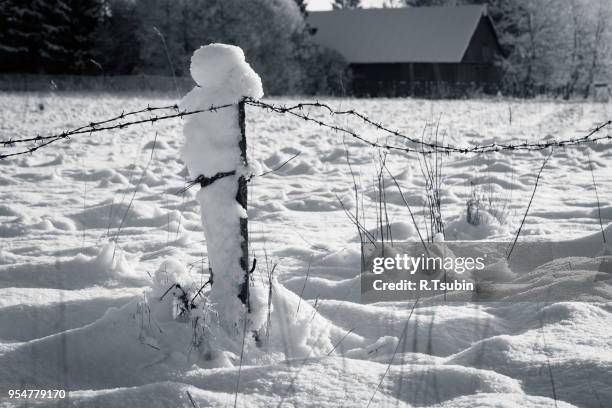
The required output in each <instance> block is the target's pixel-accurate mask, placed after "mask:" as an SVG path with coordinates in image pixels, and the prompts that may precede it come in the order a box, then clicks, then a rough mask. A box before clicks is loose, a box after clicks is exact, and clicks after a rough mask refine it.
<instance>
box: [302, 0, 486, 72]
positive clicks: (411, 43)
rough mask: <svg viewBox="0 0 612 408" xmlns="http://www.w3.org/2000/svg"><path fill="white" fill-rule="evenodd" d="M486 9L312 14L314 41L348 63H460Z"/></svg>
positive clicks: (436, 8) (386, 10)
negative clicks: (333, 51)
mask: <svg viewBox="0 0 612 408" xmlns="http://www.w3.org/2000/svg"><path fill="white" fill-rule="evenodd" d="M486 15H487V9H486V6H482V5H472V6H457V7H410V8H383V9H350V10H347V9H345V10H333V11H320V12H310V13H309V17H308V23H309V25H310V26H311V27H313V28H316V29H317V31H316V33H315V35H314V40H315V41H316V42H318V43H319V44H321V45H323V46H326V47H328V48H331V49H334V50H336V51H338V52H339V53H340V54H342V56H344V58H345V59H346V60H347V61H348V62H349V63H393V62H417V63H418V62H425V63H444V62H446V63H458V62H461V60H462V58H463V55H464V54H465V51H466V50H467V48H468V45H469V43H470V40H471V38H472V36H473V34H474V31H475V30H476V28H477V26H478V23H479V22H480V19H481V17H482V16H486Z"/></svg>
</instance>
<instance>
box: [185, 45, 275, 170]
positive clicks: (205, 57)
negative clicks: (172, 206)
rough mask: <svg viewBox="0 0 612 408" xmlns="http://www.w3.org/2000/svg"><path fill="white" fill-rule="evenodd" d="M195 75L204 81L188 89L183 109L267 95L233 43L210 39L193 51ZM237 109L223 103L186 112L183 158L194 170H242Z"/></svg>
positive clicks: (193, 72) (194, 76)
mask: <svg viewBox="0 0 612 408" xmlns="http://www.w3.org/2000/svg"><path fill="white" fill-rule="evenodd" d="M191 76H192V77H193V79H194V80H195V81H196V83H197V84H198V85H199V86H196V87H194V88H193V89H192V90H191V91H190V92H189V93H188V94H187V95H185V97H184V98H183V100H182V101H181V103H180V108H181V110H186V111H194V110H206V109H209V108H211V107H214V106H222V105H228V104H236V105H237V104H238V102H240V101H241V100H242V98H244V97H251V98H254V99H259V98H261V97H262V96H263V88H262V85H261V79H260V78H259V75H257V73H256V72H255V71H254V70H253V68H251V66H250V65H249V64H248V63H247V62H246V61H245V58H244V53H243V52H242V50H241V49H240V48H239V47H236V46H234V45H226V44H210V45H206V46H202V47H200V48H199V49H197V50H196V51H195V52H194V53H193V56H192V57H191ZM236 109H237V108H236ZM236 109H231V108H230V109H228V108H223V109H219V110H217V111H214V112H205V113H199V114H197V115H190V116H186V117H185V130H184V134H185V145H184V147H183V151H182V158H183V160H184V161H185V164H187V167H188V169H189V173H190V174H191V175H192V176H194V177H197V176H198V175H204V176H207V177H212V176H213V175H215V174H216V173H218V172H222V171H226V172H227V171H232V170H236V171H237V172H238V173H241V172H242V169H243V167H244V166H243V163H242V159H241V157H240V150H239V149H238V141H239V140H240V129H239V128H238V121H237V116H238V114H237V110H236Z"/></svg>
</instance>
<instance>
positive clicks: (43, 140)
mask: <svg viewBox="0 0 612 408" xmlns="http://www.w3.org/2000/svg"><path fill="white" fill-rule="evenodd" d="M243 102H244V103H245V104H246V105H249V106H252V107H255V108H259V109H263V110H265V111H268V112H273V113H277V114H289V115H291V116H294V117H297V118H299V119H302V120H304V121H306V122H311V123H315V124H317V125H319V126H321V127H324V128H327V129H329V130H332V131H335V132H339V133H343V134H346V135H349V136H351V137H352V138H354V139H357V140H359V141H361V142H362V143H364V144H366V145H369V146H371V147H376V148H382V149H386V150H395V151H401V152H410V153H420V154H434V153H446V154H451V153H459V154H468V153H476V154H480V153H492V152H500V151H507V150H509V151H516V150H522V151H537V150H544V149H548V148H551V147H568V146H576V145H581V144H585V143H597V142H599V141H604V140H612V135H598V134H599V133H600V132H601V131H603V130H604V129H606V128H608V127H610V126H611V125H612V120H608V121H607V122H603V123H601V124H599V125H597V126H596V127H595V128H593V129H592V130H590V131H589V132H588V133H587V134H586V135H584V136H581V137H574V138H568V139H562V140H555V139H552V140H546V141H539V142H523V143H515V144H498V143H490V144H486V145H474V146H464V147H460V146H454V145H451V144H438V143H432V142H428V141H426V140H424V139H418V138H415V137H411V136H408V135H406V134H404V133H401V132H400V131H399V130H394V129H391V128H389V127H388V126H385V125H384V124H382V122H377V121H374V120H372V119H370V118H369V117H368V116H366V115H364V114H363V113H360V112H358V111H356V110H353V109H350V110H337V109H334V108H333V107H331V106H330V105H328V104H325V103H321V102H318V101H315V102H302V103H297V104H294V105H289V106H286V105H275V104H270V103H266V102H263V101H260V100H255V99H253V98H244V99H243ZM230 107H236V104H223V105H218V106H210V107H209V108H207V109H198V110H192V111H187V110H182V111H181V110H180V109H179V106H178V105H176V104H175V105H168V106H159V107H151V106H147V107H146V108H143V109H139V110H136V111H131V112H125V111H124V112H122V113H121V114H120V115H117V116H115V117H112V118H110V119H105V120H102V121H98V122H90V123H89V124H87V125H83V126H80V127H78V128H75V129H72V130H68V131H64V132H61V133H57V134H52V135H46V136H41V135H37V136H35V137H29V138H21V139H12V138H11V139H8V140H2V141H0V145H2V146H3V147H5V148H8V147H14V146H16V145H21V144H26V143H31V145H30V146H29V147H27V148H25V149H23V150H20V151H17V152H13V153H3V154H0V159H6V158H9V157H14V156H20V155H25V154H31V153H34V152H35V151H37V150H39V149H41V148H43V147H46V146H48V145H50V144H52V143H55V142H57V141H60V140H65V139H69V138H70V137H72V136H76V135H83V134H93V133H96V132H102V131H106V130H113V129H124V128H127V127H129V126H133V125H138V124H144V123H151V124H154V123H156V122H159V121H162V120H167V119H174V118H183V117H185V116H189V115H194V114H197V113H205V112H216V111H218V110H221V109H225V108H230ZM309 109H319V110H323V111H325V112H327V113H328V114H329V115H331V116H351V117H354V118H357V119H359V120H360V121H362V122H363V123H365V124H366V125H368V126H370V127H373V128H375V129H376V130H378V131H382V132H384V133H387V134H388V135H390V136H392V137H395V138H398V139H400V140H403V141H404V142H408V143H410V144H412V145H402V146H400V145H396V144H391V143H380V142H378V141H372V140H369V139H368V138H366V137H365V136H363V135H361V134H359V133H357V132H356V131H355V130H353V129H350V128H345V127H341V126H338V125H336V124H333V123H328V122H325V121H323V120H321V119H318V118H316V117H313V116H312V114H311V113H310V112H309ZM167 110H173V111H174V113H172V114H162V115H154V116H149V117H148V118H144V119H136V120H131V121H125V120H124V119H126V118H128V117H130V116H134V115H139V114H146V113H149V114H150V113H152V112H158V111H167ZM115 122H118V123H115Z"/></svg>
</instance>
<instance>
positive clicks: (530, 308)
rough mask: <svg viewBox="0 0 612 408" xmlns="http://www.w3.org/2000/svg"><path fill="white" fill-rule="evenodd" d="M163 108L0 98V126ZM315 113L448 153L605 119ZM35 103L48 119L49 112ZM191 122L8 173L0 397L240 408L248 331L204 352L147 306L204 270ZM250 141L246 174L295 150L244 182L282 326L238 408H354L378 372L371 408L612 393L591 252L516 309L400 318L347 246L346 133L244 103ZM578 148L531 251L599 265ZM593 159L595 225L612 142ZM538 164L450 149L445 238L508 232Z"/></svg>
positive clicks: (386, 104)
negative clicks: (432, 132)
mask: <svg viewBox="0 0 612 408" xmlns="http://www.w3.org/2000/svg"><path fill="white" fill-rule="evenodd" d="M169 102H170V101H168V100H167V99H164V98H161V97H159V96H155V95H144V96H126V95H121V96H117V95H103V96H99V95H52V94H46V95H36V94H27V95H24V94H20V95H17V94H4V95H0V108H1V109H0V112H2V113H1V114H0V115H2V117H1V119H2V120H1V121H0V131H1V132H0V133H2V134H3V135H4V134H11V135H14V136H16V137H17V136H25V135H31V134H32V133H36V132H39V131H52V130H58V129H65V128H70V127H75V126H78V125H80V124H81V123H83V122H87V120H88V119H90V118H104V117H108V116H112V115H114V114H117V113H118V112H119V111H121V110H123V109H125V110H129V109H132V108H141V107H142V106H146V105H147V104H148V103H150V104H151V105H152V106H153V105H167V104H169ZM274 102H276V103H291V101H290V100H280V101H274ZM326 102H327V103H329V104H332V105H334V106H338V107H349V106H350V107H354V108H357V109H358V110H360V111H364V112H366V113H367V114H368V115H369V116H371V117H372V118H380V120H381V121H383V122H384V123H386V124H390V125H392V127H397V128H399V129H401V130H403V131H404V132H407V133H410V134H418V135H420V134H421V133H422V132H423V126H424V125H425V123H436V122H437V120H438V118H439V117H440V116H439V115H440V114H441V115H442V116H441V119H440V123H441V127H443V128H444V129H446V131H447V141H448V142H462V143H470V142H474V143H486V142H487V141H491V140H507V139H509V138H511V139H512V140H523V139H528V140H532V139H533V138H537V137H555V138H561V137H566V136H573V135H581V134H583V133H584V132H585V131H586V130H587V129H589V128H590V127H592V126H593V124H594V123H596V122H598V121H600V120H602V119H604V118H607V117H609V116H610V113H611V112H610V106H609V105H600V104H589V103H552V102H547V101H532V102H523V101H515V100H492V101H435V102H434V101H423V100H384V99H381V100H367V101H359V100H329V101H326ZM39 103H42V104H43V105H44V106H46V107H47V108H46V109H44V110H43V111H41V110H39V109H38V104H39ZM509 107H510V108H511V109H512V117H513V119H512V123H510V122H509V121H508V117H507V112H508V109H509ZM313 114H314V113H313ZM333 120H337V121H340V123H341V124H342V125H343V126H352V127H354V128H356V129H359V130H363V131H366V130H365V128H362V127H360V125H359V124H358V123H353V122H351V121H345V120H344V119H340V118H335V119H333ZM181 127H182V123H181V122H180V121H178V120H177V121H174V122H170V121H166V122H161V123H157V124H156V125H154V126H152V127H151V126H143V127H134V128H128V129H125V130H124V131H122V132H109V133H100V134H97V135H96V136H95V137H91V138H89V137H82V138H76V137H75V138H74V139H73V140H72V141H70V142H67V143H60V144H57V145H55V146H54V147H52V148H50V149H47V150H42V151H40V152H38V153H37V154H35V155H32V156H27V157H23V158H20V159H15V160H8V161H2V162H0V170H1V171H0V185H1V186H2V191H3V193H2V195H1V196H0V237H1V238H0V293H1V295H0V389H3V390H6V389H9V388H18V387H21V386H22V384H23V385H28V386H29V387H30V388H35V386H37V385H38V386H41V387H43V386H44V387H45V388H54V387H58V388H66V389H69V390H71V404H73V405H74V406H84V407H87V406H91V407H94V406H113V405H117V404H121V405H126V406H127V405H130V406H135V407H137V406H143V407H144V406H147V407H155V406H159V407H166V406H184V407H189V406H191V403H190V402H189V400H188V397H187V393H186V392H187V391H189V393H190V394H191V396H192V397H193V398H194V400H195V401H196V402H197V403H198V404H199V406H202V407H204V406H227V405H232V404H233V401H234V392H235V389H236V380H237V377H238V375H237V374H238V365H239V360H240V355H239V354H240V349H241V340H242V339H241V338H234V339H232V338H230V337H227V335H226V334H224V333H222V332H214V333H209V337H207V338H213V337H214V336H216V337H214V338H215V339H216V340H215V341H217V344H224V345H225V346H226V347H225V349H224V350H220V351H219V353H218V355H215V356H213V357H214V358H212V359H210V360H206V359H205V358H202V357H201V356H198V355H197V351H196V350H194V349H193V348H192V347H191V345H192V343H191V341H192V336H193V330H192V328H191V327H190V326H189V325H186V324H185V323H182V322H180V321H176V320H175V319H174V318H173V315H172V314H171V311H172V305H171V304H168V303H164V302H165V301H167V302H172V299H173V298H168V299H166V298H164V301H160V302H156V301H155V299H156V298H157V297H161V294H163V291H165V290H166V289H167V288H168V287H169V286H170V285H171V284H172V283H174V282H181V285H182V286H183V285H185V287H198V286H199V285H200V284H202V283H204V282H205V281H206V279H207V273H208V265H209V260H208V256H207V247H206V242H205V241H204V235H203V228H202V226H201V222H200V211H201V210H200V203H199V202H198V198H197V197H198V193H197V189H198V188H197V187H195V188H193V189H191V190H189V191H187V192H186V193H185V194H184V195H180V194H176V192H177V191H178V190H180V189H181V188H182V187H183V186H184V184H185V181H186V180H188V179H189V178H190V176H188V174H187V172H186V170H185V164H184V163H183V162H182V161H181V160H180V159H179V156H180V149H181V148H182V145H183V142H182V136H181ZM156 132H157V140H156V142H155V147H154V146H153V143H152V142H153V140H154V139H155V133H156ZM247 132H248V133H247V135H248V143H249V161H250V162H251V163H252V165H253V168H255V169H257V172H258V173H259V172H264V171H268V170H272V169H274V168H276V167H277V166H278V165H280V164H281V163H283V162H284V161H285V160H287V159H288V158H290V157H291V156H293V155H295V154H296V153H298V152H299V153H300V155H299V156H298V157H297V158H296V159H295V160H292V161H290V162H289V163H288V164H287V165H285V166H284V167H283V168H282V169H281V170H279V171H276V172H273V173H271V174H269V175H267V176H265V177H261V178H255V179H253V181H252V183H251V184H250V185H249V222H250V226H249V228H250V241H251V251H252V253H253V255H254V256H257V258H258V264H259V268H258V271H257V272H256V275H255V279H256V280H257V281H259V282H262V283H261V285H262V287H263V288H265V289H266V290H267V286H266V282H267V279H268V276H267V273H268V271H269V270H270V269H271V266H272V264H273V263H278V266H277V268H276V269H275V273H274V279H275V281H276V284H275V288H274V292H273V297H272V300H273V310H274V311H275V312H276V313H274V314H273V320H272V322H271V330H272V331H271V332H270V337H269V341H268V342H267V343H266V345H265V347H264V348H258V347H257V346H256V345H255V344H254V342H247V344H246V353H245V355H244V359H243V367H242V369H241V374H240V384H239V396H238V405H239V406H270V405H279V404H281V406H291V405H297V406H312V407H315V406H330V407H331V406H334V407H336V406H339V404H341V403H344V404H345V405H346V406H365V405H367V401H368V400H369V399H370V398H371V397H372V395H373V393H374V390H375V389H376V387H377V385H378V383H379V382H380V379H381V378H382V376H383V374H384V373H385V371H386V369H387V365H388V364H389V363H390V364H391V367H390V369H389V371H388V373H387V374H386V376H385V380H384V381H383V383H382V384H381V387H380V389H379V391H378V392H377V393H376V395H375V397H374V400H373V405H374V406H387V405H388V406H391V405H393V406H429V405H441V406H447V407H462V406H466V407H467V406H485V407H486V406H491V407H492V406H502V407H517V406H523V407H525V406H535V407H550V406H554V404H555V402H554V400H553V392H552V388H551V376H550V372H552V377H553V378H554V383H555V394H556V398H557V399H558V400H559V401H558V406H560V407H564V406H565V407H568V406H580V407H598V406H605V402H606V401H608V400H610V398H612V386H611V385H610V384H612V381H610V379H612V354H611V353H610V349H611V347H610V346H612V344H610V339H609V335H608V328H609V327H610V324H612V315H611V313H612V308H611V307H610V304H609V299H610V298H609V296H608V294H609V293H606V292H605V291H603V292H602V293H601V296H602V298H601V299H603V300H606V299H607V302H598V303H578V302H575V301H576V300H577V299H580V296H581V295H582V294H584V293H586V292H587V288H586V287H584V285H586V284H587V283H588V282H592V281H593V279H596V278H598V277H599V278H605V275H604V274H603V273H605V272H601V271H598V270H596V269H597V268H596V263H594V262H592V260H590V258H582V257H580V256H578V255H576V256H573V257H572V258H570V259H564V260H559V261H558V262H557V263H554V262H553V263H551V264H548V265H543V266H541V267H540V268H536V269H534V270H533V271H532V272H531V273H528V274H524V275H521V276H518V277H517V278H516V279H517V282H520V283H524V284H526V285H527V288H528V289H527V290H526V291H525V292H519V293H515V294H513V295H512V296H514V299H515V300H517V301H530V302H525V303H503V304H460V305H427V304H423V305H421V306H420V307H417V308H416V309H415V311H414V313H413V315H412V317H411V318H410V320H409V321H408V322H407V319H408V316H409V313H410V307H411V305H410V304H406V303H381V304H375V305H361V304H359V303H358V295H359V281H358V273H359V259H360V258H359V245H358V237H357V236H356V235H357V234H356V230H355V228H354V226H353V225H352V224H351V223H350V222H349V221H348V220H347V218H346V215H345V214H344V212H343V211H342V209H341V208H340V206H339V204H338V199H337V196H338V197H340V199H341V200H342V201H343V203H344V204H345V206H346V207H347V208H349V209H354V206H355V204H356V202H355V199H354V192H353V191H352V179H351V178H350V175H349V173H348V168H347V165H346V157H345V146H344V145H343V140H342V136H340V135H338V134H335V133H333V132H327V131H324V130H321V129H319V128H318V127H317V126H311V125H308V124H305V123H303V122H300V121H298V120H296V119H291V118H289V117H280V116H272V115H270V114H266V113H264V112H263V111H259V110H255V109H248V111H247ZM367 134H368V135H371V137H372V138H376V137H382V135H378V134H376V132H369V131H368V133H367ZM345 143H346V147H347V148H348V150H349V157H350V160H351V165H352V166H353V168H354V170H355V171H356V172H357V173H358V175H359V179H358V182H359V185H360V188H361V191H362V192H363V198H362V197H361V196H360V197H359V206H360V207H361V206H362V202H361V200H363V205H364V208H365V209H366V210H367V211H368V212H369V214H368V217H369V218H368V224H367V227H368V228H369V229H371V230H372V231H375V222H374V220H375V216H374V211H375V209H374V207H375V200H376V196H377V192H376V189H375V185H374V184H375V183H374V180H373V178H374V176H375V160H376V154H375V152H373V151H371V150H370V149H368V148H365V147H363V145H361V144H359V143H357V142H356V141H354V140H350V139H346V140H345ZM153 147H154V149H153ZM587 149H588V148H584V147H581V148H577V149H567V150H559V151H558V152H556V153H555V154H554V155H553V157H552V159H551V161H550V163H549V166H547V168H546V169H545V170H544V172H543V179H542V180H541V185H540V187H539V188H538V193H537V194H536V198H535V200H534V203H533V205H532V209H531V212H530V216H529V217H528V219H527V223H526V225H525V227H524V230H523V234H524V235H523V236H522V238H521V239H523V238H524V239H548V240H570V239H574V238H579V239H581V242H583V243H584V248H585V250H586V249H588V250H589V252H587V253H586V255H588V256H595V255H598V253H599V255H602V253H601V250H602V245H601V233H600V232H598V228H599V220H598V218H597V213H598V211H597V204H596V201H595V196H594V192H593V190H592V180H591V173H590V171H589V165H588V156H587V154H586V152H587ZM589 150H590V156H591V158H592V164H593V167H594V172H595V173H594V174H595V178H596V180H597V183H598V191H599V195H600V201H601V205H602V217H603V219H604V225H607V224H608V223H609V222H610V220H611V219H612V211H611V209H612V195H611V192H612V188H611V187H612V186H611V184H610V183H611V182H612V177H610V175H612V174H611V173H610V169H609V167H608V166H607V163H608V161H609V160H610V149H609V148H604V147H603V145H602V146H593V147H592V148H590V149H589ZM151 153H153V159H152V160H151V163H150V165H149V167H148V168H147V169H146V171H145V167H146V164H147V162H148V160H149V157H150V156H151ZM544 154H545V153H513V154H506V153H504V154H501V153H500V154H494V155H488V156H450V157H448V158H446V157H445V158H444V160H445V161H444V163H445V164H444V166H445V167H444V169H445V170H444V171H445V174H446V179H445V184H444V186H445V187H444V195H443V205H442V212H443V216H444V219H445V221H446V223H447V226H448V231H449V234H450V235H451V236H449V237H447V238H448V239H484V238H486V239H494V238H497V239H509V237H511V235H512V233H513V232H514V230H515V229H516V226H517V225H518V222H520V218H521V217H522V214H523V211H524V208H525V206H526V204H527V201H528V199H529V196H530V194H531V191H532V188H533V183H534V181H535V174H536V173H537V170H538V169H539V167H540V166H541V161H542V160H543V158H544ZM415 160H416V159H415V158H414V157H410V156H408V157H406V156H393V155H392V156H390V157H389V167H390V169H391V170H392V172H393V173H394V174H395V175H397V179H398V181H399V182H400V183H401V184H402V189H403V191H404V194H405V195H406V196H407V198H408V200H409V203H410V204H411V205H412V206H413V209H414V210H415V211H416V212H417V213H419V214H420V213H421V206H422V203H423V201H424V199H423V185H424V181H423V179H422V177H421V175H420V170H419V166H418V163H416V161H415ZM211 170H212V171H213V172H216V171H218V170H220V169H218V168H217V166H212V167H211ZM223 170H225V169H223ZM143 173H144V176H143ZM209 175H210V174H209ZM470 182H473V183H475V184H477V185H479V186H481V189H482V191H484V192H487V193H488V191H492V192H493V193H495V195H496V197H499V199H500V200H506V199H507V201H508V205H507V212H508V219H507V220H506V221H505V222H504V223H501V222H499V221H498V220H497V219H496V218H495V217H492V219H491V221H490V222H489V223H486V224H485V225H483V226H481V227H479V228H473V227H472V226H470V225H467V224H466V223H464V222H463V220H464V219H465V216H464V214H463V212H464V210H465V202H466V200H467V198H469V196H470V194H471V185H470ZM387 190H388V191H387V199H388V207H389V210H390V218H391V223H392V225H393V231H394V232H393V235H394V236H396V237H401V238H402V239H416V234H415V230H414V227H413V226H412V224H411V222H410V219H409V217H408V214H407V212H406V210H405V208H404V206H403V201H402V200H401V197H399V195H398V193H397V190H396V189H395V188H394V186H393V185H392V183H388V184H387ZM134 192H136V193H135V195H134ZM132 197H134V199H133V200H132ZM421 218H422V215H419V219H421ZM120 225H122V227H121V231H120V233H119V234H118V237H117V233H118V228H119V226H120ZM606 231H607V232H608V236H612V230H611V229H607V230H606ZM396 234H397V235H396ZM580 237H586V238H580ZM110 238H113V239H116V243H114V242H109V239H110ZM398 239H399V238H398ZM113 253H114V256H113ZM266 254H267V257H268V262H266V260H265V255H266ZM309 265H310V267H309ZM568 265H571V266H568ZM309 269H310V270H309ZM308 270H309V272H308V275H309V278H308V281H307V282H306V286H305V287H304V280H305V277H306V274H307V271H308ZM599 278H598V279H599ZM166 284H168V285H167V286H166ZM607 287H609V286H607ZM303 288H304V291H303V297H304V299H302V300H300V299H299V297H298V295H300V294H301V293H302V289H303ZM602 288H604V289H605V288H606V286H605V285H604V286H602ZM550 290H555V291H563V292H559V293H562V294H563V295H564V296H562V298H563V300H564V301H563V302H557V303H551V302H546V301H545V299H547V298H546V297H545V294H546V291H550ZM589 293H590V292H589ZM538 294H541V297H538ZM266 295H267V294H266ZM601 299H600V300H601ZM534 300H536V301H538V302H537V303H534V302H533V301H534ZM298 304H299V312H298V311H297V309H298ZM145 305H149V309H147V308H146V307H145ZM151 305H153V306H151ZM263 306H264V309H265V308H266V307H267V305H266V304H264V305H263ZM149 317H152V319H151V320H150V321H151V322H152V323H150V324H149ZM211 318H214V317H211ZM406 324H407V325H408V326H407V330H406V336H405V338H404V339H403V340H404V341H402V342H401V343H400V344H399V347H398V349H397V353H396V354H395V355H394V354H393V353H394V350H395V349H396V346H397V344H398V341H399V338H400V336H401V335H402V332H403V331H404V328H405V327H406ZM158 326H159V327H158ZM160 329H161V333H160ZM349 331H350V334H348V335H347V332H349ZM224 336H226V337H224ZM177 339H180V341H177ZM332 350H333V351H332ZM330 352H331V353H330ZM328 353H330V355H329V356H328V355H327V354H328ZM2 403H3V404H5V405H6V406H14V405H11V403H10V402H9V401H6V400H4V401H2ZM41 406H45V405H41Z"/></svg>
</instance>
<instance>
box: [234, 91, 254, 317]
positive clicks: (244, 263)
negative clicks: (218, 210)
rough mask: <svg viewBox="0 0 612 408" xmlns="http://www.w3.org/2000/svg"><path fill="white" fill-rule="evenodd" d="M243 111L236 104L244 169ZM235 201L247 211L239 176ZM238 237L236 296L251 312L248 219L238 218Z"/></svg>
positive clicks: (243, 182)
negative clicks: (239, 279) (241, 276)
mask: <svg viewBox="0 0 612 408" xmlns="http://www.w3.org/2000/svg"><path fill="white" fill-rule="evenodd" d="M245 116H246V115H245V109H244V100H242V101H240V102H239V103H238V127H239V128H240V136H241V137H240V142H238V146H239V147H240V157H241V158H242V162H243V165H244V167H245V168H246V167H247V165H248V161H247V141H246V123H245V119H246V118H245ZM236 201H238V203H239V204H240V205H241V206H242V208H244V211H245V212H246V210H247V180H246V178H245V177H244V175H241V176H240V178H239V179H238V192H237V193H236ZM240 235H241V237H242V242H241V243H240V247H241V249H242V253H241V255H240V268H241V269H242V273H243V274H244V282H242V285H241V287H240V293H239V294H238V298H239V299H240V301H241V302H242V304H243V305H245V306H246V308H247V312H250V311H251V305H250V303H249V219H248V218H240Z"/></svg>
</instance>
